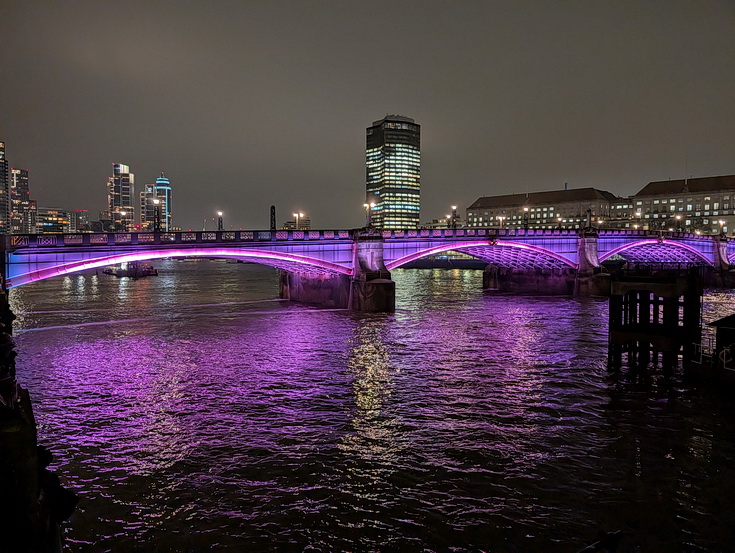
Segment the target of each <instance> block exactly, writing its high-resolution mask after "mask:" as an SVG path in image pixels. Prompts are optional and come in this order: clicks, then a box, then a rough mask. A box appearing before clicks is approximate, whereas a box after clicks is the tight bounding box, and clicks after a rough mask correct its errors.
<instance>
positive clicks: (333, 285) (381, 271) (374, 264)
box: [279, 229, 396, 313]
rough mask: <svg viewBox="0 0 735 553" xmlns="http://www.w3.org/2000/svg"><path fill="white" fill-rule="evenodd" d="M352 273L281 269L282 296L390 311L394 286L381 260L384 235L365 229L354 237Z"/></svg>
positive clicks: (324, 304)
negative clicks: (331, 273) (337, 273)
mask: <svg viewBox="0 0 735 553" xmlns="http://www.w3.org/2000/svg"><path fill="white" fill-rule="evenodd" d="M352 266H353V268H354V269H353V275H352V276H346V275H327V274H315V273H290V272H287V271H281V277H280V283H279V292H280V296H281V298H284V299H290V300H293V301H298V302H303V303H310V304H314V305H318V306H320V307H327V308H333V309H350V310H352V311H362V312H366V313H383V312H386V313H392V312H393V311H395V309H396V285H395V282H393V281H392V280H391V279H390V272H389V271H388V269H386V267H385V262H384V261H383V237H382V235H381V234H380V233H379V232H378V231H376V230H374V229H365V230H363V231H361V232H360V233H359V234H358V235H357V236H356V237H355V244H354V246H353V264H352Z"/></svg>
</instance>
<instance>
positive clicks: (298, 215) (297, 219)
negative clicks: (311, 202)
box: [293, 211, 304, 230]
mask: <svg viewBox="0 0 735 553" xmlns="http://www.w3.org/2000/svg"><path fill="white" fill-rule="evenodd" d="M293 216H294V219H295V220H296V230H299V219H301V217H303V216H304V214H303V213H301V212H300V211H299V212H298V213H294V214H293Z"/></svg>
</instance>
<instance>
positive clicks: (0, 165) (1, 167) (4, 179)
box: [0, 142, 10, 234]
mask: <svg viewBox="0 0 735 553" xmlns="http://www.w3.org/2000/svg"><path fill="white" fill-rule="evenodd" d="M9 232H10V167H9V166H8V160H7V159H5V142H0V234H7V233H9Z"/></svg>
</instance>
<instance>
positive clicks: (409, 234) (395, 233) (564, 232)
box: [383, 228, 578, 239]
mask: <svg viewBox="0 0 735 553" xmlns="http://www.w3.org/2000/svg"><path fill="white" fill-rule="evenodd" d="M577 234H578V231H577V230H572V229H527V230H526V229H493V228H466V229H408V230H384V231H383V238H389V239H401V238H404V239H405V238H409V239H410V238H419V239H421V238H467V237H469V238H488V237H498V236H570V235H572V236H576V235H577Z"/></svg>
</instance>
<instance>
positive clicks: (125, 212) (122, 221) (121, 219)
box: [120, 211, 128, 232]
mask: <svg viewBox="0 0 735 553" xmlns="http://www.w3.org/2000/svg"><path fill="white" fill-rule="evenodd" d="M127 214H128V212H127V211H121V212H120V227H121V230H122V231H123V232H125V231H127V230H128V228H127V226H126V225H125V216H126V215H127Z"/></svg>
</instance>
